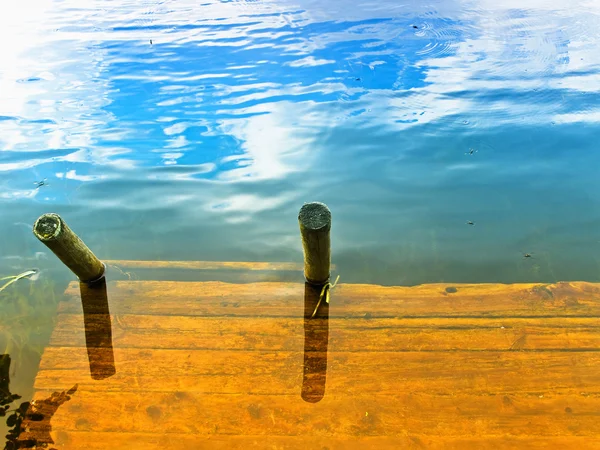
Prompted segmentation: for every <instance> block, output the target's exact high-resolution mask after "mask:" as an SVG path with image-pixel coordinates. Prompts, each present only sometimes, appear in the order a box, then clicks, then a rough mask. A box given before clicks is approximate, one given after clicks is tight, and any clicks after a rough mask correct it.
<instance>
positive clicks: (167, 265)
mask: <svg viewBox="0 0 600 450" xmlns="http://www.w3.org/2000/svg"><path fill="white" fill-rule="evenodd" d="M104 263H105V264H108V265H110V266H117V267H118V268H121V269H184V270H251V271H256V270H269V271H270V270H281V271H294V272H297V271H302V270H303V268H304V266H303V264H302V263H294V262H246V261H133V260H124V259H123V260H121V259H120V260H116V259H114V260H113V259H109V260H105V261H104Z"/></svg>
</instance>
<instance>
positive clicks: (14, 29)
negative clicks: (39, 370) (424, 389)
mask: <svg viewBox="0 0 600 450" xmlns="http://www.w3.org/2000/svg"><path fill="white" fill-rule="evenodd" d="M599 37H600V3H598V2H595V1H576V2H558V1H540V0H536V1H531V2H515V1H512V0H509V1H503V2H492V1H489V0H480V1H450V0H444V1H430V2H427V3H423V2H417V1H412V0H411V1H408V2H403V3H401V2H396V1H392V0H384V1H378V2H362V1H352V2H350V1H347V0H336V1H331V2H322V1H315V0H298V1H292V0H276V1H207V2H205V3H199V2H195V1H189V0H178V1H160V2H159V1H142V2H140V1H137V2H133V1H125V0H120V1H100V0H99V1H74V0H71V1H55V0H39V1H35V2H34V1H22V2H19V3H18V4H15V5H11V7H10V8H9V7H4V8H2V12H1V13H0V38H1V40H0V48H1V49H2V51H1V53H0V236H1V238H0V278H2V277H4V276H10V275H16V274H18V273H20V272H23V271H25V270H29V269H32V268H35V269H38V270H40V273H39V276H37V277H35V278H36V279H35V280H33V281H27V280H21V281H19V282H18V283H15V285H17V284H18V285H19V286H13V287H11V289H13V288H15V289H21V290H22V291H23V292H28V291H30V288H31V286H33V287H35V286H46V285H42V284H41V283H52V284H53V285H54V289H55V291H56V292H58V293H60V292H62V290H63V289H64V287H65V283H66V281H67V280H69V279H72V275H71V274H70V273H69V272H68V270H67V269H66V268H65V267H63V266H62V264H61V263H60V262H59V261H58V260H57V259H56V258H55V257H54V256H53V255H52V254H50V253H49V252H48V251H47V249H46V248H45V247H44V246H43V245H42V244H41V243H39V242H38V241H37V240H36V239H35V237H34V236H33V234H32V232H31V227H32V224H33V222H34V221H35V220H36V218H37V217H39V216H40V215H41V214H43V213H46V212H56V213H59V214H60V215H61V216H62V217H63V218H64V219H65V220H66V222H67V223H68V224H69V225H70V226H71V228H72V229H73V230H75V231H76V232H77V233H78V234H79V235H80V236H81V237H82V238H83V239H84V241H85V242H86V243H87V245H88V246H89V247H90V248H91V249H92V250H93V251H94V252H95V253H96V254H97V255H98V257H100V258H101V259H112V260H118V259H127V260H207V261H272V262H301V261H302V250H301V243H300V239H299V232H298V224H297V214H298V210H299V208H300V207H301V206H302V204H303V203H304V202H308V201H322V202H325V203H327V204H328V205H329V207H330V209H331V211H332V214H333V228H332V252H333V262H334V263H335V264H336V266H337V273H338V274H340V275H341V281H342V282H346V283H376V284H386V285H414V284H419V283H433V282H451V283H458V282H503V283H512V282H525V281H527V282H552V281H558V280H585V281H599V280H600V176H598V167H600V151H599V148H598V142H599V138H600V45H599ZM471 223H472V224H471ZM525 254H530V255H531V256H532V257H531V258H524V255H525ZM299 281H302V279H301V277H299ZM30 285H31V286H30ZM40 289H41V288H40ZM50 291H52V289H50ZM50 291H48V292H50ZM6 292H8V289H7V290H6V291H5V292H3V293H0V296H2V295H6ZM23 295H26V294H23ZM0 298H1V297H0ZM52 306H53V303H52V302H48V303H47V304H46V307H47V311H45V310H44V309H43V308H42V307H39V308H37V309H35V311H34V310H28V311H29V312H28V314H29V315H28V316H26V317H25V319H23V317H21V320H22V322H19V323H20V324H21V325H19V326H20V327H21V328H22V329H29V328H31V329H33V328H35V329H36V330H38V331H39V329H43V330H49V329H51V324H50V323H49V320H50V319H48V320H47V321H46V323H45V324H43V325H35V327H34V325H32V324H33V323H34V321H33V319H30V317H33V316H34V315H35V314H36V312H37V314H38V315H42V316H44V315H45V314H47V313H49V311H51V310H52ZM3 308H4V309H6V308H7V307H6V306H5V305H3V304H2V302H0V311H2V310H3ZM7 311H8V310H7ZM13 313H14V311H13V310H10V311H8V312H3V315H2V316H1V317H4V320H6V321H8V320H12V319H11V317H12V316H11V314H13ZM36 320H37V319H36ZM7 323H8V322H6V323H5V324H3V325H5V326H7ZM35 323H36V324H37V323H38V322H35ZM40 327H41V328H40ZM44 327H45V328H44ZM42 334H44V333H42ZM4 339H5V340H8V341H10V339H9V338H4ZM25 341H26V339H25ZM2 342H4V341H2ZM2 342H0V344H2ZM20 342H21V344H19V345H21V346H22V345H23V342H24V341H20ZM2 345H4V344H2ZM14 345H16V346H17V347H18V345H17V344H14ZM14 345H13V346H14ZM0 353H1V352H0ZM13 359H14V357H13ZM32 365H35V364H32ZM28 373H29V372H28ZM13 379H14V377H13ZM22 379H24V378H22ZM28 383H29V382H27V383H24V384H27V385H28V386H29V384H28ZM23 389H26V388H25V387H23Z"/></svg>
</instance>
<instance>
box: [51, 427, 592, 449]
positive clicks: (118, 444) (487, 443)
mask: <svg viewBox="0 0 600 450" xmlns="http://www.w3.org/2000/svg"><path fill="white" fill-rule="evenodd" d="M51 434H52V436H53V438H54V442H55V447H56V448H59V449H61V450H106V449H128V450H180V449H193V448H202V449H204V448H207V449H213V450H246V449H265V448H268V449H276V450H306V449H344V450H364V449H378V450H398V449H408V450H412V449H419V450H421V449H430V450H438V449H447V450H463V449H496V450H504V449H506V450H514V449H544V450H545V449H561V450H570V449H574V450H581V449H590V450H594V449H600V439H598V438H595V437H590V436H568V437H544V436H486V437H461V436H450V437H449V436H427V435H416V434H412V435H408V436H395V437H389V436H347V437H328V436H314V435H305V436H269V437H268V438H265V436H224V435H210V436H194V435H187V434H181V433H164V434H158V433H118V432H105V433H96V432H90V431H69V432H68V433H67V432H65V431H58V432H52V433H51Z"/></svg>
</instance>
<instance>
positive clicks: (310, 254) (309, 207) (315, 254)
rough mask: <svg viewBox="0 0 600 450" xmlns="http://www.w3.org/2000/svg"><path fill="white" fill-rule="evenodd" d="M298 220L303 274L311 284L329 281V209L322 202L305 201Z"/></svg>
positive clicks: (321, 283)
mask: <svg viewBox="0 0 600 450" xmlns="http://www.w3.org/2000/svg"><path fill="white" fill-rule="evenodd" d="M298 222H299V224H300V234H301V235H302V247H303V249H304V276H305V278H306V281H307V282H309V283H311V284H316V285H323V284H325V283H327V282H328V281H329V276H330V268H331V239H330V236H329V233H330V231H331V211H329V208H328V207H327V205H325V204H323V203H319V202H313V203H306V204H305V205H304V206H302V208H300V213H299V214H298Z"/></svg>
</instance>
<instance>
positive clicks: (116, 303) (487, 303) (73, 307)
mask: <svg viewBox="0 0 600 450" xmlns="http://www.w3.org/2000/svg"><path fill="white" fill-rule="evenodd" d="M304 289H305V286H304V284H298V283H276V282H273V283H252V284H232V283H221V282H202V283H200V282H177V281H161V282H153V281H143V282H141V281H117V282H111V283H108V299H109V301H110V306H111V313H113V314H145V315H148V314H154V315H194V316H195V315H203V316H242V317H247V316H255V317H256V316H281V317H302V315H303V311H304ZM66 294H67V296H68V297H69V298H68V299H67V301H65V302H62V303H61V304H60V305H59V312H61V313H80V312H81V301H80V296H79V285H78V283H71V284H70V285H69V287H68V288H67V291H66ZM329 315H330V317H348V318H350V317H366V318H379V317H600V285H598V284H593V283H585V282H574V283H556V284H548V285H542V284H514V285H503V284H482V285H472V284H471V285H446V284H439V285H437V284H434V285H422V286H414V287H397V286H395V287H386V286H375V285H355V284H341V285H339V286H338V287H336V288H335V289H334V290H333V291H332V300H331V306H330V310H329Z"/></svg>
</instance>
